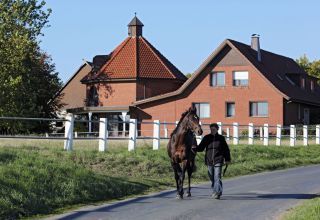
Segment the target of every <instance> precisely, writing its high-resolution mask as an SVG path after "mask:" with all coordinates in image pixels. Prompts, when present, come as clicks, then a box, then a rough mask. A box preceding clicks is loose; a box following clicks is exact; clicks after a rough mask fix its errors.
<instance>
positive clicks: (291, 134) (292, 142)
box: [290, 125, 296, 146]
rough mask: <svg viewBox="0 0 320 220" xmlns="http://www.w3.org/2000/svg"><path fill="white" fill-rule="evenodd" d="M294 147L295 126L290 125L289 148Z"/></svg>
mask: <svg viewBox="0 0 320 220" xmlns="http://www.w3.org/2000/svg"><path fill="white" fill-rule="evenodd" d="M295 145H296V126H295V125H290V146H295Z"/></svg>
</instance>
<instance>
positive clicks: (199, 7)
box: [40, 0, 320, 82]
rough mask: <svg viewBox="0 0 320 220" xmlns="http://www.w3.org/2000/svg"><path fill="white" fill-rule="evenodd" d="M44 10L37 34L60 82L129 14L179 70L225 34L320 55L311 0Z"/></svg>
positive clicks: (103, 47) (99, 2) (188, 69)
mask: <svg viewBox="0 0 320 220" xmlns="http://www.w3.org/2000/svg"><path fill="white" fill-rule="evenodd" d="M46 2H47V5H46V7H48V8H51V9H52V14H51V16H50V17H49V25H50V27H47V28H45V29H44V30H43V33H44V36H43V37H41V38H40V41H41V48H42V50H44V51H45V52H47V53H48V54H50V55H51V57H52V60H53V63H55V65H56V71H57V72H59V76H60V78H61V79H62V81H63V82H66V81H67V80H68V79H69V78H70V77H72V75H73V74H74V73H75V72H76V71H77V69H78V68H79V67H80V66H81V65H82V64H83V59H85V60H87V61H92V58H93V57H94V56H95V55H101V54H109V53H110V52H112V50H114V49H115V48H116V47H117V46H118V45H119V44H120V43H121V42H122V41H123V40H124V39H125V38H126V37H127V36H128V27H127V25H128V23H129V22H130V21H131V19H132V18H133V17H134V13H135V12H136V13H137V17H138V18H139V20H141V21H142V23H143V24H144V27H143V36H144V37H145V38H146V39H147V40H148V41H149V42H150V43H151V44H152V45H153V46H154V47H155V48H157V49H158V50H159V51H160V52H161V53H162V54H163V55H164V56H165V57H167V59H169V60H170V61H171V62H172V63H173V64H174V65H175V66H176V67H177V68H178V69H179V70H180V71H181V72H183V73H184V74H186V73H192V72H194V71H195V70H196V69H197V68H198V67H199V66H200V65H201V63H202V62H204V60H205V59H206V58H207V57H208V56H209V55H210V54H211V53H212V52H213V51H214V50H215V49H216V48H217V47H218V46H219V44H220V43H222V41H223V40H225V39H227V38H229V39H233V40H236V41H240V42H243V43H246V44H250V41H251V35H252V34H259V35H260V46H261V48H262V49H264V50H268V51H271V52H273V53H277V54H281V55H284V56H288V57H291V58H293V59H296V58H299V57H300V56H302V55H303V54H306V55H307V57H308V58H309V59H310V60H314V59H320V27H319V24H320V12H319V10H320V1H319V0H303V1H302V0H269V1H267V0H265V1H262V0H260V1H258V0H255V1H254V0H241V1H240V0H227V1H226V0H219V1H218V0H198V1H194V0H193V1H191V0H184V1H183V0H171V1H170V0H161V1H152V0H135V1H134V0H130V1H129V0H117V1H109V0H90V1H88V0H87V1H85V0H66V1H62V0H46Z"/></svg>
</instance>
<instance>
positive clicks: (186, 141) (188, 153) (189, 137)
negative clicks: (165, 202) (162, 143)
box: [167, 108, 202, 199]
mask: <svg viewBox="0 0 320 220" xmlns="http://www.w3.org/2000/svg"><path fill="white" fill-rule="evenodd" d="M195 134H196V135H202V129H201V126H200V124H199V117H198V116H197V113H196V109H195V108H190V109H189V110H187V111H185V112H184V113H182V115H181V118H180V121H179V123H178V125H177V127H176V128H175V129H174V131H173V132H172V134H171V136H170V140H169V143H168V146H167V150H168V155H169V157H170V160H171V166H172V168H173V171H174V176H175V179H176V184H177V199H183V181H184V178H185V172H186V171H187V172H188V183H189V185H188V186H189V187H188V192H187V196H188V197H189V196H191V192H190V190H191V188H190V179H191V175H192V172H193V169H194V166H195V164H194V160H195V156H196V155H195V152H193V151H192V150H191V148H192V146H193V145H196V144H197V142H196V138H195Z"/></svg>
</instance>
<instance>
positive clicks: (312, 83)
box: [310, 80, 314, 91]
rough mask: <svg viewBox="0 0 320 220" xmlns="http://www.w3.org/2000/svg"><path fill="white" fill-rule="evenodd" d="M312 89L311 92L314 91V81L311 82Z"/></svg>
mask: <svg viewBox="0 0 320 220" xmlns="http://www.w3.org/2000/svg"><path fill="white" fill-rule="evenodd" d="M310 89H311V91H314V81H313V80H312V81H311V82H310Z"/></svg>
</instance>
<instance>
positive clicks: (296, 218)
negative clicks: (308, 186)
mask: <svg viewBox="0 0 320 220" xmlns="http://www.w3.org/2000/svg"><path fill="white" fill-rule="evenodd" d="M319 218H320V198H319V197H318V198H315V199H311V200H308V201H306V202H304V203H302V204H301V205H300V206H297V207H295V208H293V209H291V210H290V211H289V212H288V213H286V214H285V215H284V216H283V217H282V218H281V220H319Z"/></svg>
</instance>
